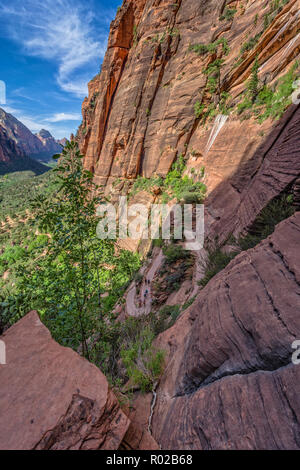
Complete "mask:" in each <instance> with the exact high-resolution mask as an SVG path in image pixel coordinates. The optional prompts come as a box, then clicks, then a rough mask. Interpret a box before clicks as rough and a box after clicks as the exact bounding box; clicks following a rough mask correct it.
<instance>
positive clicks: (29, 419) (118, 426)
mask: <svg viewBox="0 0 300 470" xmlns="http://www.w3.org/2000/svg"><path fill="white" fill-rule="evenodd" d="M1 340H2V341H4V342H5V345H6V365H0V383H1V387H0V410H1V420H0V449H5V450H8V449H20V450H28V449H57V450H58V449H64V450H65V449H82V450H86V449H90V450H93V449H94V450H96V449H103V450H114V449H118V447H119V446H120V444H121V442H122V440H123V437H124V436H125V434H126V432H127V430H128V428H129V425H130V421H129V419H128V418H127V417H126V416H125V414H124V413H123V412H122V411H121V409H120V407H119V404H118V402H117V400H116V398H115V396H114V395H113V393H112V392H111V390H110V389H109V386H108V383H107V380H106V378H105V377H104V375H103V374H102V373H101V372H100V370H99V369H98V368H97V367H95V366H94V365H92V364H90V363H89V362H87V361H86V360H85V359H83V358H81V357H80V356H78V354H76V353H75V352H74V351H72V350H71V349H67V348H63V347H61V346H59V345H58V344H57V343H56V342H55V341H54V340H53V339H52V338H51V335H50V333H49V331H48V330H47V328H46V327H45V326H44V325H43V324H42V323H41V321H40V319H39V317H38V315H37V313H35V312H31V313H29V314H28V315H27V316H26V317H24V318H23V319H22V320H20V321H19V322H18V323H17V324H15V325H14V326H13V327H11V328H10V329H9V330H8V331H7V332H6V333H5V334H4V335H3V336H1Z"/></svg>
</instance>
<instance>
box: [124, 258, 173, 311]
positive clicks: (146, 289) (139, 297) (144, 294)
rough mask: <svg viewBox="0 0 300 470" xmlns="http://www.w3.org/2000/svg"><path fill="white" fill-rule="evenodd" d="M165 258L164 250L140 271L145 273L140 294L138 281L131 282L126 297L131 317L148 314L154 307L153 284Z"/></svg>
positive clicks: (127, 309) (127, 308)
mask: <svg viewBox="0 0 300 470" xmlns="http://www.w3.org/2000/svg"><path fill="white" fill-rule="evenodd" d="M163 260H164V255H163V252H162V250H159V253H158V254H157V255H154V257H153V259H152V260H151V261H150V264H149V265H148V266H147V267H145V268H144V269H142V270H141V271H140V273H141V274H142V275H143V282H142V285H141V288H140V292H139V294H137V288H136V282H135V281H133V283H132V284H131V286H130V288H129V291H128V294H127V297H126V313H127V315H129V316H131V317H140V316H142V315H148V314H149V313H150V312H151V308H152V295H151V284H152V282H153V279H154V278H155V275H156V273H157V271H158V269H159V268H160V267H161V265H162V262H163Z"/></svg>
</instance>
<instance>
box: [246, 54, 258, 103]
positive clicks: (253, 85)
mask: <svg viewBox="0 0 300 470" xmlns="http://www.w3.org/2000/svg"><path fill="white" fill-rule="evenodd" d="M258 70H259V62H258V56H256V58H255V62H254V64H253V67H252V71H251V77H250V80H249V83H248V90H249V94H250V98H251V101H252V103H254V101H255V100H256V98H257V95H258V93H259V78H258Z"/></svg>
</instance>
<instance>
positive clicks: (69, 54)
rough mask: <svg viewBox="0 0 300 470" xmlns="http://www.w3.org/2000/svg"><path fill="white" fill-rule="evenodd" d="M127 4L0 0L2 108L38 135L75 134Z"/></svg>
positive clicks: (114, 0) (112, 0)
mask: <svg viewBox="0 0 300 470" xmlns="http://www.w3.org/2000/svg"><path fill="white" fill-rule="evenodd" d="M121 3H122V0H109V1H108V0H43V1H41V0H9V1H7V0H0V41H1V47H0V61H1V66H0V80H3V81H4V82H5V84H6V105H4V104H0V107H2V108H3V109H5V110H6V111H7V112H10V113H11V114H13V115H14V116H15V117H16V118H17V119H19V120H20V121H22V122H23V123H24V124H25V125H26V126H27V127H28V128H29V129H30V130H31V131H32V132H38V131H39V130H40V129H41V128H45V129H48V130H49V131H50V132H51V133H52V134H53V135H54V137H56V138H62V137H67V138H69V136H70V134H71V133H72V132H73V133H75V132H76V130H77V127H78V125H79V124H80V122H81V104H82V101H83V99H84V97H85V96H86V95H87V83H88V82H89V80H91V79H92V78H93V77H94V76H95V75H96V74H97V73H98V72H99V69H100V65H101V63H102V60H103V57H104V54H105V50H106V43H107V37H108V33H109V26H110V22H111V21H112V20H113V19H114V17H115V15H116V10H117V7H118V6H119V5H120V4H121Z"/></svg>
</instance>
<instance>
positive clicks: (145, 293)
mask: <svg viewBox="0 0 300 470" xmlns="http://www.w3.org/2000/svg"><path fill="white" fill-rule="evenodd" d="M145 283H146V286H149V289H150V284H151V281H150V279H146V280H145ZM149 289H146V290H145V292H144V301H143V305H144V306H145V305H146V300H147V298H148V295H149ZM141 304H142V301H140V305H139V306H140V307H141V306H142V305H141Z"/></svg>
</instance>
